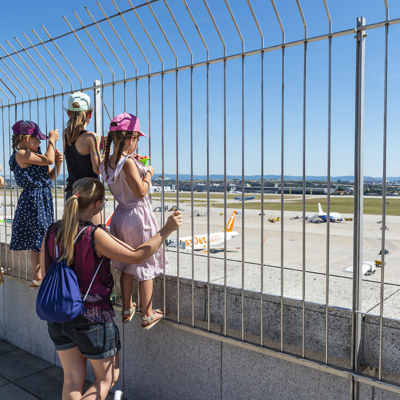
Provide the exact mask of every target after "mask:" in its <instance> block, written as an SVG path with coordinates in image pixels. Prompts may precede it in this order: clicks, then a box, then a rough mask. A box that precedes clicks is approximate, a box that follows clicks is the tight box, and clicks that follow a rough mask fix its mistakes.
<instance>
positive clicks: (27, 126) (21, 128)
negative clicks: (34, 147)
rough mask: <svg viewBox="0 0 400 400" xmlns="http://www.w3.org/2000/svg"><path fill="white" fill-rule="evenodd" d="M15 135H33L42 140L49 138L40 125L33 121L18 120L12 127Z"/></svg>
mask: <svg viewBox="0 0 400 400" xmlns="http://www.w3.org/2000/svg"><path fill="white" fill-rule="evenodd" d="M11 129H12V130H13V133H14V135H32V136H34V137H37V138H38V139H40V140H44V139H48V138H49V137H48V136H46V135H45V134H43V133H42V131H41V130H40V128H39V125H38V124H37V123H35V122H33V121H28V120H21V121H18V122H16V123H15V124H14V125H13V126H12V128H11Z"/></svg>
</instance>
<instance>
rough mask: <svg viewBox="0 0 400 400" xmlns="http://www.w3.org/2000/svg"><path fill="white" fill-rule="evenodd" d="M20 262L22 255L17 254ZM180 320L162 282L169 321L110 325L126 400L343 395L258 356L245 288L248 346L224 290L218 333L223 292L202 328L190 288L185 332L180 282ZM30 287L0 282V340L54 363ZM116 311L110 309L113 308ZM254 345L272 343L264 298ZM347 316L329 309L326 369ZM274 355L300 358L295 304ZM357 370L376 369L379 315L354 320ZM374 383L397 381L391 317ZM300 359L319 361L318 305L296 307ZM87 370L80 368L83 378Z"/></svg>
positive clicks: (339, 353)
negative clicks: (358, 335) (380, 378)
mask: <svg viewBox="0 0 400 400" xmlns="http://www.w3.org/2000/svg"><path fill="white" fill-rule="evenodd" d="M22 259H23V257H22ZM179 284H180V321H181V322H182V324H177V323H176V322H173V321H174V320H175V321H176V319H177V299H176V294H177V290H176V289H177V280H176V278H174V277H167V279H166V290H167V307H168V308H169V309H170V310H171V313H170V315H169V316H168V318H169V320H170V321H165V322H164V321H163V322H161V323H160V324H158V326H157V327H156V328H154V329H152V330H150V331H144V330H142V329H141V326H140V317H139V316H135V317H134V318H133V320H132V322H131V323H129V324H124V325H123V326H122V324H121V323H120V318H119V314H117V318H116V323H117V325H118V327H119V329H120V334H121V341H122V346H123V349H122V351H121V376H120V380H119V383H118V388H121V389H122V390H123V391H124V397H125V398H127V399H133V398H135V399H148V398H152V399H181V398H185V399H186V398H187V399H210V398H211V399H228V398H229V399H230V400H232V399H247V398H248V399H266V398H268V399H345V398H350V394H351V393H350V391H351V386H350V380H349V378H346V377H339V376H336V375H333V374H330V373H326V372H324V371H323V370H319V369H316V368H310V367H307V366H304V365H300V364H298V363H293V362H291V361H289V360H286V359H282V358H281V357H276V356H274V355H279V354H280V353H279V352H276V353H274V352H271V353H269V354H263V353H262V352H260V351H259V349H260V348H259V346H257V345H258V344H259V343H260V322H259V321H260V318H259V316H260V295H259V294H257V293H252V292H245V338H246V341H247V342H252V343H254V344H255V345H256V346H254V347H253V348H251V347H252V346H242V344H241V341H240V337H241V315H240V312H237V310H241V296H242V293H241V291H240V290H237V289H228V290H227V310H228V315H227V317H228V318H227V320H228V335H229V336H230V337H231V338H238V339H239V340H225V338H224V337H222V336H221V335H220V333H221V332H222V326H223V305H224V302H223V296H224V292H223V288H221V287H219V286H216V285H211V286H210V310H211V313H210V319H211V326H210V330H211V331H212V332H215V335H209V334H208V333H205V330H204V329H206V328H207V310H208V303H207V301H208V296H207V293H208V288H207V284H205V283H203V282H195V284H194V297H195V304H194V310H195V326H196V327H197V328H199V329H192V328H191V327H190V325H191V311H192V303H191V299H192V283H191V281H187V280H183V279H181V280H180V282H179ZM162 286H163V282H162V279H159V280H157V281H156V286H155V304H161V303H162V301H161V300H162ZM36 294H37V290H33V289H30V287H29V282H27V281H26V280H22V279H19V278H15V277H11V276H5V284H4V285H2V286H0V310H1V313H0V338H2V339H4V340H6V341H9V342H11V343H13V344H15V345H16V346H18V347H20V348H22V349H24V350H27V351H29V352H31V353H32V354H35V355H37V356H39V357H41V358H43V359H44V360H46V361H49V362H51V363H54V364H57V365H59V360H58V358H57V355H56V352H55V349H54V346H53V344H52V342H51V341H50V339H49V337H48V334H47V326H46V323H45V322H43V321H41V320H39V319H38V317H37V316H36V312H35V301H36ZM116 311H117V313H119V312H120V310H119V309H118V308H117V309H116ZM263 316H264V321H263V323H264V329H263V339H264V345H266V346H268V347H269V348H272V349H274V348H275V349H277V350H278V349H279V348H280V347H279V346H280V299H279V298H277V297H274V296H267V295H265V296H264V299H263ZM351 317H352V314H351V312H349V311H348V310H343V309H330V310H329V327H330V328H329V364H330V365H336V366H338V367H341V368H345V369H348V368H349V367H350V353H351ZM283 326H284V349H285V352H289V353H292V354H301V326H302V307H301V302H299V301H297V300H289V299H285V301H284V322H283ZM363 332H364V336H363V344H362V346H363V347H362V364H363V366H364V368H365V371H364V372H365V373H368V374H370V375H374V374H376V368H377V366H378V354H379V353H378V340H377V337H379V319H378V318H376V317H373V316H366V318H365V319H364V321H363ZM383 332H384V346H383V365H384V378H385V379H389V380H391V381H394V382H399V375H398V365H399V361H400V349H399V346H397V345H396V343H398V337H399V333H400V324H399V322H398V321H393V320H384V329H383ZM305 346H306V358H308V359H311V360H316V361H321V362H323V361H324V351H325V307H324V306H320V305H317V304H306V340H305ZM90 376H92V373H91V372H89V377H90ZM360 389H361V392H362V397H361V398H362V399H367V400H368V399H371V400H372V399H395V398H399V394H395V393H392V392H389V391H386V390H382V389H378V388H374V387H371V386H369V385H366V384H362V385H361V387H360Z"/></svg>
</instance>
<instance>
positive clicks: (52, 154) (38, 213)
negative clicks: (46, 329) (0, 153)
mask: <svg viewBox="0 0 400 400" xmlns="http://www.w3.org/2000/svg"><path fill="white" fill-rule="evenodd" d="M12 130H13V138H12V142H13V150H14V152H13V154H12V156H11V158H10V162H9V163H10V169H11V171H13V172H14V177H15V182H16V183H17V185H18V186H20V187H22V188H23V190H22V192H21V195H20V197H19V199H18V204H17V209H16V211H15V215H14V220H13V225H12V236H11V243H10V249H11V250H31V263H32V273H33V279H32V284H31V287H38V286H40V284H41V282H42V277H41V272H40V265H39V253H40V248H41V245H42V240H43V237H44V235H45V233H46V230H47V228H48V226H49V225H50V224H52V223H53V199H52V196H51V179H53V180H55V179H56V177H57V175H58V174H59V172H60V167H61V163H62V161H63V155H62V153H61V152H60V151H58V150H57V149H56V141H57V139H58V130H57V129H54V130H51V131H50V133H49V136H46V135H44V134H43V133H42V132H41V131H40V128H39V126H38V125H37V124H36V123H34V122H32V121H18V122H16V123H15V124H14V125H13V127H12ZM44 139H49V144H48V147H47V151H46V153H45V154H44V155H42V153H41V151H40V148H39V145H40V140H44ZM54 162H55V166H54V168H53V169H50V167H49V165H52V164H53V163H54Z"/></svg>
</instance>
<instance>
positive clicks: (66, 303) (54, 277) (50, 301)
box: [36, 226, 103, 323]
mask: <svg viewBox="0 0 400 400" xmlns="http://www.w3.org/2000/svg"><path fill="white" fill-rule="evenodd" d="M86 228H88V226H86V227H85V228H83V229H82V230H81V231H80V232H79V233H78V235H77V236H76V238H75V240H74V244H75V243H76V241H77V240H78V237H79V236H80V234H81V233H82V232H83V231H84V230H85V229H86ZM102 262H103V259H101V261H100V264H99V266H98V267H97V270H96V272H95V274H94V276H93V279H92V282H90V285H89V289H88V290H87V292H86V295H85V297H84V298H83V299H82V297H81V292H80V290H79V285H78V278H77V277H76V274H75V272H74V271H73V269H72V268H71V267H69V266H68V265H67V263H66V262H65V259H64V260H61V261H60V260H59V259H58V249H57V245H56V259H55V260H54V261H53V263H52V264H51V266H50V268H49V270H48V272H47V273H46V275H45V276H44V279H43V282H42V284H41V285H40V288H39V292H38V295H37V299H36V313H37V315H38V316H39V318H40V319H42V320H44V321H48V322H57V323H61V322H69V321H72V320H74V319H76V318H78V317H80V316H81V315H82V314H83V312H84V311H85V308H84V306H83V303H84V301H85V300H86V297H87V295H88V294H89V291H90V288H91V287H92V284H93V281H94V278H95V277H96V275H97V272H98V271H99V269H100V266H101V263H102Z"/></svg>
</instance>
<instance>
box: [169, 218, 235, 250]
mask: <svg viewBox="0 0 400 400" xmlns="http://www.w3.org/2000/svg"><path fill="white" fill-rule="evenodd" d="M235 216H236V211H233V212H232V215H231V217H230V218H229V221H228V223H227V225H226V230H225V231H220V232H214V233H210V240H209V239H208V234H207V233H204V234H201V235H194V236H193V238H192V236H185V237H180V238H179V247H180V248H181V249H185V250H189V249H191V248H192V247H193V249H194V250H207V249H208V243H209V242H210V249H222V248H223V246H224V245H225V237H226V240H227V241H228V240H230V239H232V238H233V237H234V236H237V235H239V233H238V232H234V231H233V223H234V222H235ZM192 239H193V243H192ZM165 244H166V246H167V247H177V240H176V239H167V240H166V241H165Z"/></svg>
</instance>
